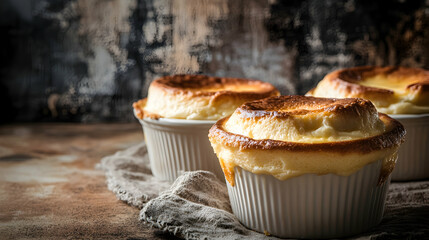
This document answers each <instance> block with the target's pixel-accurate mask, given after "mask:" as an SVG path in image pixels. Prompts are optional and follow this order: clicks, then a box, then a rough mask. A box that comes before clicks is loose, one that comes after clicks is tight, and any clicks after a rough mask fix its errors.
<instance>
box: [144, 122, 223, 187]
mask: <svg viewBox="0 0 429 240" xmlns="http://www.w3.org/2000/svg"><path fill="white" fill-rule="evenodd" d="M137 119H138V120H139V122H140V123H141V124H142V126H143V133H144V137H145V141H146V145H147V151H148V154H149V160H150V166H151V170H152V174H153V175H154V176H155V177H156V178H158V179H161V180H167V181H170V182H173V181H174V180H176V178H177V177H178V176H180V175H181V174H182V173H183V172H184V171H195V170H207V171H211V172H213V173H214V174H216V176H217V177H218V178H219V179H224V175H223V172H222V169H221V168H220V166H219V160H218V159H217V157H216V154H215V153H214V152H213V148H212V147H211V145H210V142H209V139H208V133H209V129H210V127H211V126H212V125H213V124H214V123H215V122H216V121H205V120H184V119H167V118H160V119H150V118H145V119H143V120H142V119H139V118H137Z"/></svg>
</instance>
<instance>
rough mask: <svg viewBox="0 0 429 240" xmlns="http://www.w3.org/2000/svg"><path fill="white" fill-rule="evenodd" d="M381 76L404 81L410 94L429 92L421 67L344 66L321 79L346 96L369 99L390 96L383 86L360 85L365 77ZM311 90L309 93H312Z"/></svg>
mask: <svg viewBox="0 0 429 240" xmlns="http://www.w3.org/2000/svg"><path fill="white" fill-rule="evenodd" d="M374 76H382V77H383V78H384V79H385V81H386V84H387V83H389V82H405V83H407V84H408V85H406V87H405V89H404V91H408V92H409V93H410V94H418V95H421V96H420V97H423V98H425V99H426V97H424V96H425V95H426V96H427V95H428V94H429V71H426V70H424V69H421V68H407V67H396V66H390V67H376V66H362V67H354V68H345V69H341V70H338V71H334V72H331V73H329V74H328V75H326V76H325V77H324V79H323V80H322V81H329V82H330V83H331V85H332V87H334V88H339V89H342V91H345V92H346V93H347V94H348V96H354V97H363V98H367V99H370V98H371V97H375V98H377V97H378V98H391V97H393V94H394V92H393V91H392V90H389V89H386V88H385V87H384V86H379V87H368V86H363V85H360V82H362V81H365V79H367V78H370V77H374ZM312 91H313V90H311V91H310V92H309V93H312Z"/></svg>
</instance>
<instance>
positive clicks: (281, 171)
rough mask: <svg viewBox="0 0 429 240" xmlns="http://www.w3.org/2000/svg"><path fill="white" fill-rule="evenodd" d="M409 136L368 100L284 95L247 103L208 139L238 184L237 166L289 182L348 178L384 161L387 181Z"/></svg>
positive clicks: (229, 178) (383, 172)
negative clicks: (319, 177) (331, 176)
mask: <svg viewBox="0 0 429 240" xmlns="http://www.w3.org/2000/svg"><path fill="white" fill-rule="evenodd" d="M404 134H405V130H404V128H403V127H402V125H401V124H400V123H399V122H397V121H395V120H393V119H392V118H390V117H388V116H387V115H385V114H379V113H378V112H377V110H376V108H375V107H374V105H373V104H372V103H371V102H370V101H368V100H364V99H357V98H348V99H328V98H315V97H305V96H280V97H272V98H266V99H263V100H257V101H253V102H248V103H245V104H243V105H242V106H241V107H239V108H238V109H237V110H235V112H234V114H232V116H230V117H227V118H223V119H221V120H219V121H218V122H217V123H216V124H215V125H214V126H213V127H212V128H211V129H210V134H209V139H210V141H211V143H212V146H213V148H214V151H215V152H216V154H217V156H218V158H219V161H220V164H221V166H222V169H223V171H224V173H225V176H226V179H227V180H228V181H229V182H230V183H231V185H234V167H236V166H240V167H241V168H243V169H245V170H247V171H250V172H252V173H257V174H270V175H273V176H274V177H276V178H277V179H279V180H285V179H288V178H291V177H296V176H300V175H302V174H306V173H314V174H328V173H334V174H338V175H341V176H347V175H350V174H352V173H354V172H355V171H357V170H359V169H360V168H362V167H363V166H365V165H367V164H369V163H371V162H373V161H375V160H378V159H385V162H384V167H383V171H382V173H381V175H380V180H383V179H385V178H386V177H387V176H389V174H390V173H391V171H392V170H393V167H394V165H395V161H396V152H397V149H398V147H399V144H400V143H401V141H402V138H403V136H404Z"/></svg>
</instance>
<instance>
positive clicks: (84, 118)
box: [0, 0, 429, 122]
mask: <svg viewBox="0 0 429 240" xmlns="http://www.w3.org/2000/svg"><path fill="white" fill-rule="evenodd" d="M0 32H1V34H2V37H1V38H0V44H1V58H0V59H1V60H0V61H1V65H0V76H1V78H0V108H1V110H2V111H1V118H0V122H16V121H77V122H100V121H134V119H133V115H132V111H131V103H132V102H133V101H135V100H137V99H138V98H141V97H144V96H145V94H146V92H147V87H148V86H149V84H150V82H151V81H152V80H153V79H154V78H156V77H159V76H162V75H167V74H174V73H204V74H209V75H218V76H233V77H246V78H256V79H261V80H264V81H268V82H271V83H273V84H274V85H276V86H277V87H278V88H279V89H280V90H281V92H282V93H283V94H303V93H305V92H306V91H307V90H308V89H310V88H311V87H313V86H314V85H315V84H316V83H317V81H319V80H320V79H321V78H322V77H323V76H324V75H325V74H326V73H328V72H330V71H332V70H334V69H337V68H341V67H351V66H356V65H367V64H373V65H404V66H415V67H423V68H427V69H429V0H423V1H417V0H396V1H395V0H392V1H366V0H365V1H364V0H349V1H316V0H303V1H298V0H293V1H273V0H267V1H263V0H250V1H243V0H242V1H237V0H205V1H201V0H187V1H185V0H174V1H173V0H146V1H138V0H129V1H121V0H93V1H86V0H69V1H68V0H51V1H47V0H41V1H36V0H5V1H1V2H0Z"/></svg>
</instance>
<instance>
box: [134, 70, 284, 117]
mask: <svg viewBox="0 0 429 240" xmlns="http://www.w3.org/2000/svg"><path fill="white" fill-rule="evenodd" d="M278 95H279V92H278V90H277V89H276V88H275V87H274V86H273V85H271V84H269V83H266V82H262V81H258V80H250V79H240V78H220V77H209V76H204V75H175V76H166V77H162V78H159V79H157V80H155V81H153V82H152V83H151V85H150V87H149V92H148V97H147V98H145V99H142V100H140V101H138V102H136V103H134V105H133V107H134V110H135V111H136V115H137V116H138V117H139V118H141V119H142V118H145V117H149V118H173V119H188V120H218V119H220V118H222V117H225V116H228V115H230V114H232V113H233V112H234V110H235V109H236V108H237V107H239V106H240V105H241V104H243V103H244V102H247V101H252V100H256V99H261V98H266V97H270V96H278Z"/></svg>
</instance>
